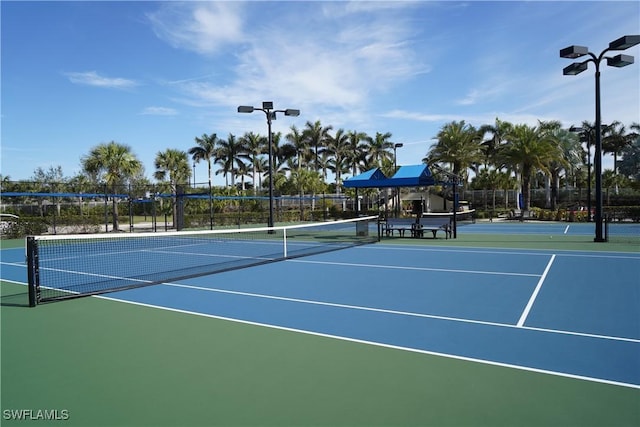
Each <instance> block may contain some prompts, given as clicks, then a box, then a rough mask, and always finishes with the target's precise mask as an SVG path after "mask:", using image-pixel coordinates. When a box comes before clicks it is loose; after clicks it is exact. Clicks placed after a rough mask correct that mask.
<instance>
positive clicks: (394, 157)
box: [393, 142, 404, 218]
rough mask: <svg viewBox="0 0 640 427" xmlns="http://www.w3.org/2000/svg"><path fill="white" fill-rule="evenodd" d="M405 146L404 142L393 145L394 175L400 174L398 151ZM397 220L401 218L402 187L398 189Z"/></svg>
mask: <svg viewBox="0 0 640 427" xmlns="http://www.w3.org/2000/svg"><path fill="white" fill-rule="evenodd" d="M403 146H404V144H403V143H402V142H398V143H396V144H393V173H394V174H395V173H396V172H398V156H397V153H396V150H397V149H398V148H402V147H403ZM396 197H397V199H398V200H396V218H398V217H400V187H396Z"/></svg>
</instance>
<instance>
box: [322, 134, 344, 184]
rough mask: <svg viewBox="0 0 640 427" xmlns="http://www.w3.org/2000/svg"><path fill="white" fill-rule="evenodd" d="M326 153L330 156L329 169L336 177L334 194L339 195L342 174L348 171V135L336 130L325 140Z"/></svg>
mask: <svg viewBox="0 0 640 427" xmlns="http://www.w3.org/2000/svg"><path fill="white" fill-rule="evenodd" d="M327 152H328V153H329V154H330V155H331V160H330V162H329V169H330V170H331V171H332V172H333V173H334V174H335V177H336V193H337V194H340V185H341V183H342V173H343V172H347V171H348V165H347V158H348V156H349V134H347V133H346V132H345V131H344V129H338V130H337V131H336V134H335V135H334V136H330V137H329V138H328V139H327Z"/></svg>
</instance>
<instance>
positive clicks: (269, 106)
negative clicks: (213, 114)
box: [238, 101, 300, 227]
mask: <svg viewBox="0 0 640 427" xmlns="http://www.w3.org/2000/svg"><path fill="white" fill-rule="evenodd" d="M256 110H257V111H262V112H264V114H265V115H266V116H267V132H268V140H269V142H268V144H269V222H268V223H267V225H268V226H269V227H273V135H272V133H271V121H272V120H275V119H276V113H284V115H285V116H292V117H297V116H299V115H300V110H293V109H290V108H288V109H286V110H274V109H273V102H270V101H265V102H263V103H262V108H256V107H251V106H247V105H241V106H239V107H238V113H253V112H254V111H256Z"/></svg>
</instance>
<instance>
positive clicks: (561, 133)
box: [540, 121, 582, 209]
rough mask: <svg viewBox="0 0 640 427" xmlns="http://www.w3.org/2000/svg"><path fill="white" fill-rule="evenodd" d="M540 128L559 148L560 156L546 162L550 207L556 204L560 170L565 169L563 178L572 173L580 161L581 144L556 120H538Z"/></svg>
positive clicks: (552, 207) (555, 206)
mask: <svg viewBox="0 0 640 427" xmlns="http://www.w3.org/2000/svg"><path fill="white" fill-rule="evenodd" d="M540 129H541V131H542V132H544V134H545V136H546V137H548V138H550V140H551V143H552V144H554V145H556V146H557V147H558V149H559V153H560V157H559V158H556V159H551V161H550V162H549V164H548V169H549V172H550V174H549V181H550V182H549V185H548V187H550V195H549V196H550V197H549V198H548V202H549V205H550V207H551V209H556V208H557V205H558V191H559V187H560V172H561V171H563V170H564V171H565V180H566V184H567V185H568V178H569V177H570V176H573V175H574V171H575V170H576V169H577V168H578V167H579V165H580V164H581V163H582V146H581V145H580V139H579V138H578V137H577V136H576V135H575V134H574V133H572V132H570V131H568V130H566V129H562V125H561V123H560V122H558V121H551V122H540Z"/></svg>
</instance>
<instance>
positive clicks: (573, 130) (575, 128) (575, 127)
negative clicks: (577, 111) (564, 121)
mask: <svg viewBox="0 0 640 427" xmlns="http://www.w3.org/2000/svg"><path fill="white" fill-rule="evenodd" d="M569 132H584V129H583V128H581V127H579V126H573V125H572V126H571V127H570V128H569Z"/></svg>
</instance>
